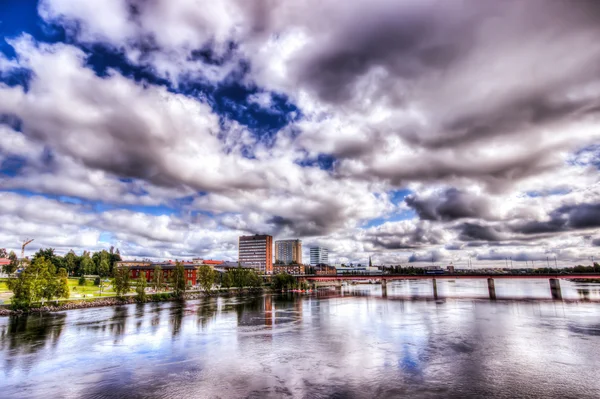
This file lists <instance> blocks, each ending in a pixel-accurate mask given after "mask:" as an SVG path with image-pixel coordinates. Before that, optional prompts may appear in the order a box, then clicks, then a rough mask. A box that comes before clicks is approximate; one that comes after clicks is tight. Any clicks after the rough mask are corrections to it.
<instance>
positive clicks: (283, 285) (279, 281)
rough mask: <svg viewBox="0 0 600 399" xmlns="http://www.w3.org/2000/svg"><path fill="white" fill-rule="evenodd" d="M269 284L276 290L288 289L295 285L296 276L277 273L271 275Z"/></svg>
mask: <svg viewBox="0 0 600 399" xmlns="http://www.w3.org/2000/svg"><path fill="white" fill-rule="evenodd" d="M271 285H272V286H273V288H274V289H276V290H289V289H291V288H293V287H294V286H295V285H296V278H295V277H294V276H292V275H290V274H287V273H279V274H276V275H275V276H273V280H272V282H271Z"/></svg>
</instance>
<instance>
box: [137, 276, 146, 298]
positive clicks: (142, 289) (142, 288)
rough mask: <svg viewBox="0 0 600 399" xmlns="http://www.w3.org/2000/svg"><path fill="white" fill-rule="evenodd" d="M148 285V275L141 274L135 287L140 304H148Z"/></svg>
mask: <svg viewBox="0 0 600 399" xmlns="http://www.w3.org/2000/svg"><path fill="white" fill-rule="evenodd" d="M146 285H147V284H146V273H140V276H139V277H138V279H137V284H136V287H135V292H136V293H137V300H138V301H139V302H146Z"/></svg>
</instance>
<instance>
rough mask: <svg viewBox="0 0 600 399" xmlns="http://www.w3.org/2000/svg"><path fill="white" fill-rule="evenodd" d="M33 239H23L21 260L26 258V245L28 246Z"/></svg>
mask: <svg viewBox="0 0 600 399" xmlns="http://www.w3.org/2000/svg"><path fill="white" fill-rule="evenodd" d="M32 241H33V238H32V239H25V241H23V245H22V246H21V260H22V259H23V258H25V247H26V246H27V244H29V243H31V242H32Z"/></svg>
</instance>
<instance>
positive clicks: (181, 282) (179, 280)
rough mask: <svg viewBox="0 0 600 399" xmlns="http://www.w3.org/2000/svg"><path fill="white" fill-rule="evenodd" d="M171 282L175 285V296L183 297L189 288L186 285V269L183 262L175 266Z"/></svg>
mask: <svg viewBox="0 0 600 399" xmlns="http://www.w3.org/2000/svg"><path fill="white" fill-rule="evenodd" d="M171 282H172V283H173V293H174V294H175V296H177V297H181V296H182V295H183V293H184V292H185V289H186V288H187V287H186V283H185V267H184V266H183V264H182V263H181V262H177V263H176V264H175V269H173V274H172V275H171Z"/></svg>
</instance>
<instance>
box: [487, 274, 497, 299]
mask: <svg viewBox="0 0 600 399" xmlns="http://www.w3.org/2000/svg"><path fill="white" fill-rule="evenodd" d="M488 292H489V293H490V299H496V283H495V282H494V279H493V278H491V277H490V278H488Z"/></svg>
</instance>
